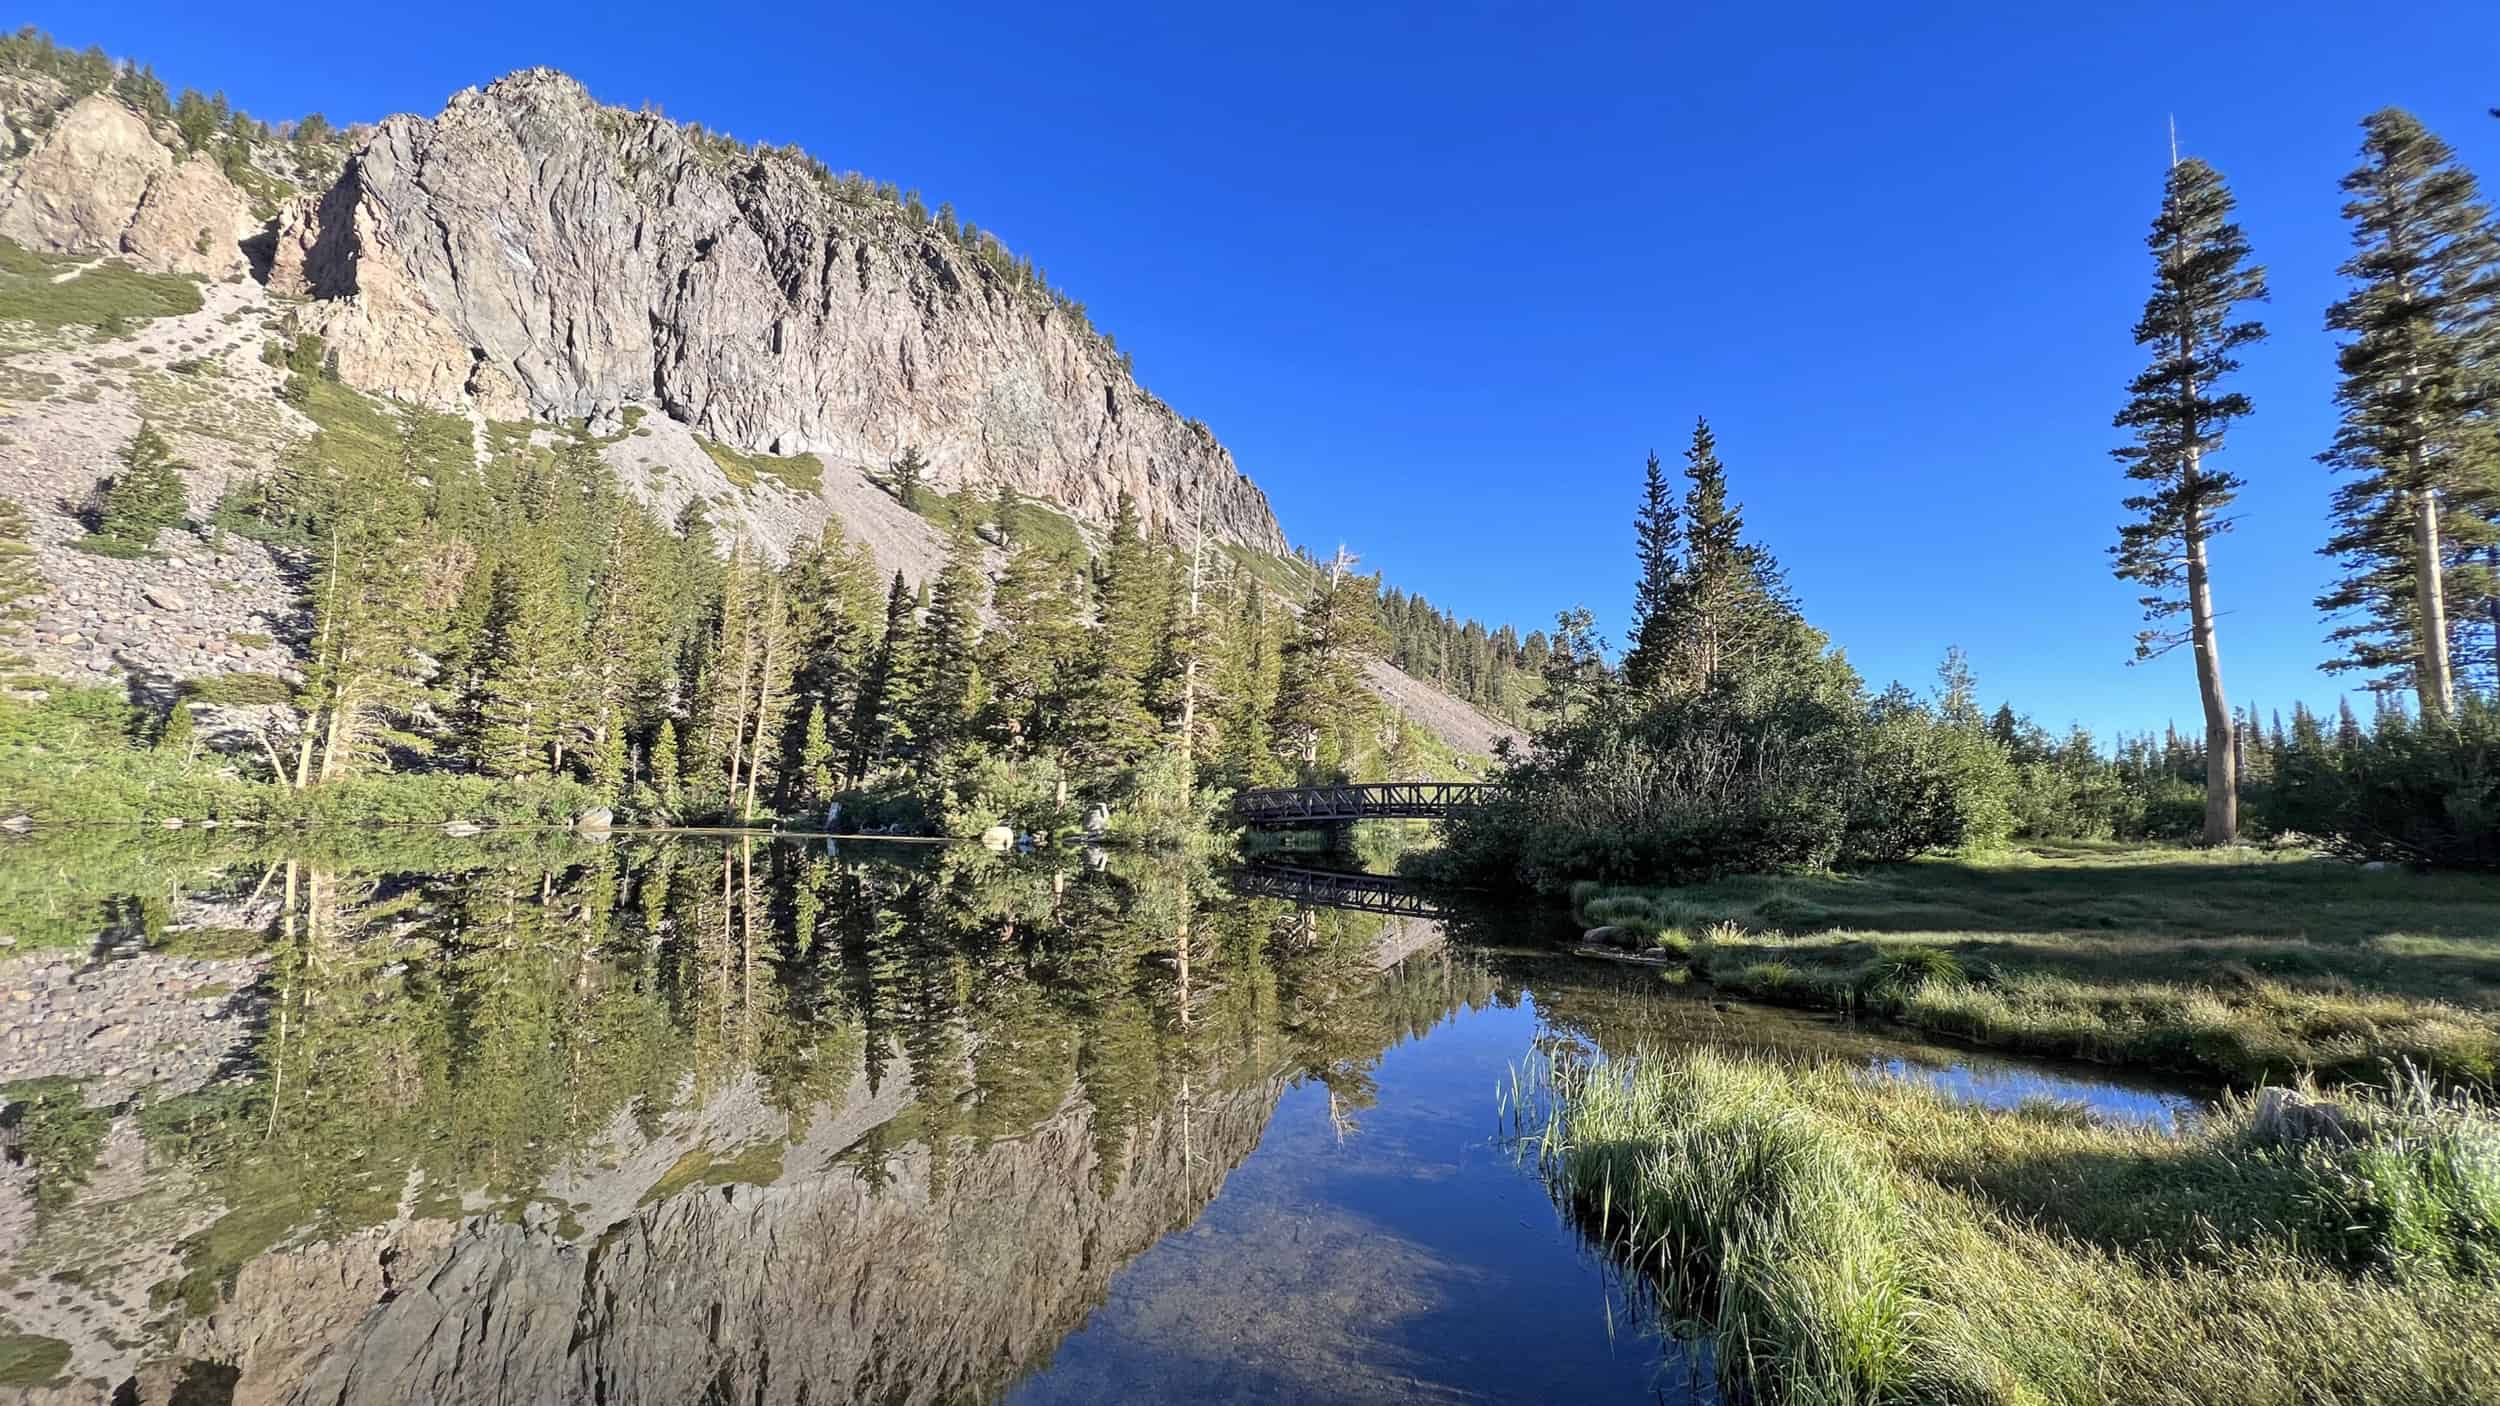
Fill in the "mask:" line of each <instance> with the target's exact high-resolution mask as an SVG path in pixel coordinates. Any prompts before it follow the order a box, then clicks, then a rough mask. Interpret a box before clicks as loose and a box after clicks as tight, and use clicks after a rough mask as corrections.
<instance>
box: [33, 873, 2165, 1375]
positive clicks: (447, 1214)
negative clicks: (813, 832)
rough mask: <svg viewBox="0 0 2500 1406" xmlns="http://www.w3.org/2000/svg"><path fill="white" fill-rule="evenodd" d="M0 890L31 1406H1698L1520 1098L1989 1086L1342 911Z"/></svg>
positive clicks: (670, 887) (1040, 895) (1104, 877)
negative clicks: (1635, 1081) (1789, 1065)
mask: <svg viewBox="0 0 2500 1406" xmlns="http://www.w3.org/2000/svg"><path fill="white" fill-rule="evenodd" d="M0 846H5V847H0V939H7V940H10V944H11V945H9V946H7V947H6V948H5V950H0V1008H4V1009H5V1010H6V1011H7V1013H8V1018H7V1020H6V1022H5V1028H0V1106H5V1107H6V1108H7V1109H8V1113H7V1115H6V1117H5V1118H0V1147H5V1150H6V1152H7V1154H8V1155H7V1157H6V1159H5V1165H0V1275H4V1276H5V1278H4V1279H0V1402H9V1401H22V1402H30V1403H32V1402H41V1403H44V1404H45V1406H66V1403H71V1402H77V1403H82V1406H83V1404H84V1403H91V1402H95V1401H100V1400H107V1399H110V1400H114V1401H116V1402H119V1403H132V1406H164V1403H168V1402H182V1403H186V1406H202V1404H203V1403H205V1404H206V1406H216V1404H217V1403H246V1402H248V1403H324V1406H329V1404H331V1403H382V1402H402V1401H427V1402H446V1403H459V1402H489V1401H496V1402H503V1401H585V1402H590V1401H595V1402H604V1403H619V1404H620V1406H621V1404H622V1403H644V1402H648V1403H668V1404H669V1406H678V1404H679V1403H687V1402H722V1403H727V1402H733V1401H734V1402H738V1403H742V1404H743V1403H755V1402H762V1403H798V1402H802V1401H804V1402H813V1403H819V1406H821V1404H822V1403H829V1402H841V1401H858V1400H877V1401H897V1402H954V1401H988V1400H996V1399H1000V1398H1004V1397H1011V1396H1012V1397H1014V1398H1015V1399H1017V1400H1018V1401H1024V1402H1041V1401H1091V1400H1106V1399H1165V1398H1170V1399H1190V1400H1264V1399H1275V1398H1278V1397H1285V1398H1295V1399H1308V1400H1382V1401H1388V1400H1398V1401H1407V1400H1436V1399H1461V1398H1463V1399H1468V1400H1495V1401H1499V1400H1515V1401H1539V1400H1556V1399H1568V1400H1586V1401H1599V1400H1618V1401H1623V1400H1657V1399H1668V1400H1692V1399H1696V1398H1703V1399H1706V1398H1707V1396H1708V1395H1709V1392H1710V1385H1709V1381H1708V1372H1707V1368H1706V1364H1701V1363H1697V1362H1695V1361H1693V1360H1690V1359H1689V1358H1688V1355H1687V1354H1686V1352H1685V1351H1684V1350H1683V1348H1682V1345H1680V1344H1679V1343H1677V1342H1675V1341H1672V1340H1669V1339H1666V1338H1663V1337H1661V1336H1660V1335H1658V1334H1657V1333H1656V1332H1655V1331H1654V1329H1652V1328H1649V1327H1646V1326H1644V1325H1648V1324H1651V1323H1654V1322H1655V1321H1656V1319H1655V1316H1654V1314H1653V1313H1652V1312H1651V1310H1650V1308H1649V1306H1647V1305H1646V1304H1644V1303H1643V1302H1642V1301H1641V1300H1640V1297H1639V1292H1638V1290H1637V1288H1636V1287H1635V1286H1633V1285H1632V1284H1631V1283H1628V1282H1627V1281H1626V1280H1625V1278H1624V1277H1623V1276H1622V1275H1621V1273H1620V1272H1619V1269H1618V1268H1617V1267H1616V1266H1615V1265H1614V1264H1613V1263H1612V1262H1611V1261H1610V1259H1609V1257H1607V1256H1605V1255H1603V1254H1597V1253H1593V1252H1591V1251H1590V1250H1589V1249H1588V1247H1587V1246H1586V1244H1585V1243H1584V1241H1583V1240H1582V1239H1581V1237H1580V1235H1579V1232H1578V1230H1577V1228H1576V1227H1575V1225H1574V1224H1573V1223H1572V1222H1571V1221H1570V1219H1569V1218H1568V1217H1567V1216H1565V1215H1564V1214H1562V1213H1561V1212H1558V1211H1557V1210H1556V1208H1555V1207H1554V1205H1553V1203H1552V1200H1551V1198H1550V1197H1549V1196H1548V1195H1547V1194H1546V1191H1545V1189H1544V1187H1543V1185H1542V1184H1541V1183H1540V1182H1539V1181H1538V1179H1537V1178H1536V1176H1535V1174H1534V1172H1533V1170H1532V1169H1530V1168H1524V1167H1522V1166H1520V1165H1519V1164H1518V1162H1517V1161H1516V1159H1515V1158H1514V1157H1513V1155H1512V1153H1511V1150H1510V1149H1508V1148H1506V1147H1505V1146H1503V1145H1501V1144H1500V1142H1499V1141H1498V1134H1499V1126H1498V1121H1497V1119H1496V1118H1495V1116H1494V1110H1495V1101H1494V1089H1495V1087H1496V1086H1497V1084H1499V1083H1501V1082H1502V1081H1503V1079H1504V1077H1505V1075H1506V1073H1507V1071H1508V1070H1509V1068H1510V1067H1511V1066H1512V1065H1513V1064H1514V1063H1516V1062H1519V1061H1521V1060H1523V1059H1526V1058H1530V1057H1532V1056H1533V1055H1535V1053H1536V1052H1537V1051H1538V1050H1540V1049H1541V1048H1551V1047H1555V1046H1563V1047H1577V1048H1585V1049H1588V1050H1591V1051H1596V1050H1609V1051H1615V1052H1622V1051H1628V1050H1632V1049H1638V1048H1656V1047H1658V1046H1660V1045H1664V1044H1674V1043H1680V1042H1689V1043H1708V1044H1733V1045H1741V1046H1743V1047H1746V1048H1749V1049H1757V1050H1769V1051H1774V1052H1789V1053H1794V1054H1795V1055H1797V1056H1798V1057H1800V1058H1817V1059H1821V1058H1842V1059H1848V1060H1853V1061H1856V1062H1859V1063H1861V1064H1864V1065H1867V1066H1870V1067H1873V1066H1876V1065H1878V1064H1881V1063H1882V1062H1885V1061H1895V1062H1898V1068H1899V1069H1902V1070H1913V1069H1947V1068H1951V1067H1954V1066H1955V1065H1956V1061H1957V1059H1958V1058H1959V1057H1958V1056H1956V1055H1954V1054H1952V1053H1951V1052H1948V1051H1940V1050H1931V1049H1927V1048H1924V1047H1920V1046H1915V1045H1905V1044H1903V1043H1901V1042H1900V1041H1898V1040H1894V1039H1885V1038H1881V1037H1878V1036H1876V1035H1874V1034H1871V1033H1869V1032H1865V1031H1861V1030H1856V1029H1852V1028H1849V1027H1845V1026H1839V1025H1835V1024H1833V1023H1830V1022H1823V1021H1814V1020H1807V1019H1800V1018H1798V1017H1796V1016H1795V1015H1793V1014H1789V1013H1780V1012H1767V1011H1759V1010H1750V1009H1746V1008H1742V1007H1734V1008H1729V1007H1723V1006H1719V1005H1714V1003H1711V1002H1708V1001H1703V1000H1695V999H1692V998H1690V997H1689V996H1679V995H1676V994H1674V993H1672V992H1670V991H1668V990H1666V989H1665V988H1664V987H1663V986H1662V984H1661V978H1660V975H1659V974H1658V973H1657V972H1654V971H1649V970H1646V969H1629V968H1623V967H1618V966H1614V965H1611V964H1602V963H1591V962H1587V961H1583V960H1580V959H1578V958H1576V957H1573V956H1570V955H1568V954H1567V951H1566V950H1565V949H1564V948H1563V947H1560V946H1557V945H1556V944H1555V943H1554V942H1552V941H1549V940H1548V938H1549V936H1550V935H1549V934H1547V933H1545V932H1543V931H1542V930H1541V929H1540V926H1539V924H1540V922H1541V919H1540V917H1539V915H1536V914H1533V913H1523V912H1518V911H1506V910H1499V909H1488V908H1485V907H1483V906H1481V905H1480V904H1477V903H1475V902H1472V901H1462V900H1457V899H1453V898H1451V897H1450V896H1447V895H1439V896H1435V895H1419V894H1415V893H1413V892H1410V891H1401V890H1398V889H1397V887H1396V886H1395V885H1383V884H1380V883H1377V882H1373V881H1351V882H1350V881H1348V880H1346V879H1345V878H1344V877H1343V876H1328V875H1321V874H1314V873H1312V872H1309V871H1297V872H1294V873H1288V874H1282V875H1280V874H1277V873H1273V872H1269V873H1252V874H1231V875H1224V874H1218V873H1215V872H1212V871H1210V870H1209V869H1207V868H1206V867H1204V866H1202V865H1198V864H1195V863H1192V862H1189V861H1187V860H1182V859H1176V858H1172V857H1147V856H1140V855H1135V854H1128V853H1117V852H1114V853H1110V854H1099V853H1098V854H1096V855H1091V856H1088V855H1077V854H1064V853H1063V854H1055V855H1053V854H1044V855H1032V856H1002V855H993V854H990V853H988V852H986V851H982V850H978V849H971V848H933V847H915V846H887V845H868V846H862V845H850V846H845V847H843V848H842V849H840V850H834V849H832V848H830V847H824V846H801V845H798V844H795V843H767V842H760V841H754V840H742V839H735V838H731V839H718V838H678V839H673V840H659V839H650V838H644V839H624V838H620V839H618V840H616V841H614V842H612V843H597V842H591V841H587V840H583V839H579V838H575V837H569V836H488V837H484V838H481V839H471V840H461V841H451V840H447V839H440V838H436V837H411V836H408V835H384V836H356V835H345V836H322V837H313V836H301V835H298V836H290V837H287V838H285V839H283V840H281V839H278V838H276V837H252V836H242V837H237V836H233V835H230V834H229V835H221V836H215V837H210V836H201V835H198V834H150V835H146V836H142V837H138V838H135V839H117V840H116V842H114V843H113V844H111V845H109V846H99V845H96V844H94V843H93V842H92V841H90V840H88V839H86V838H85V837H81V836H74V835H73V836H66V837H48V838H38V839H35V840H29V841H14V842H9V841H0ZM1566 936H1571V937H1576V934H1566ZM1962 1067H1965V1068H1969V1067H1972V1066H1969V1065H1967V1063H1965V1064H1964V1065H1963V1066H1962ZM1995 1087H1996V1085H1993V1084H1985V1083H1984V1082H1982V1081H1977V1080H1974V1081H1973V1082H1972V1088H1973V1089H1974V1090H1978V1091H1981V1092H1982V1093H1983V1096H1993V1095H1986V1094H1985V1090H1987V1089H1993V1088H1995ZM2008 1087H2012V1086H2008ZM2023 1087H2026V1088H2031V1087H2032V1086H2029V1085H2026V1086H2023ZM2034 1091H2035V1092H2040V1091H2045V1092H2049V1093H2052V1094H2056V1095H2058V1096H2073V1095H2076V1094H2084V1095H2089V1094H2090V1093H2091V1091H2090V1090H2066V1089H2064V1088H2062V1087H2052V1088H2047V1089H2045V1090H2042V1089H2034ZM2007 1096H2008V1097H2011V1096H2013V1095H2007ZM2150 1106H2156V1107H2158V1108H2161V1109H2171V1108H2173V1105H2172V1104H2170V1103H2161V1102H2159V1101H2158V1100H2156V1103H2155V1104H2154V1105H2150Z"/></svg>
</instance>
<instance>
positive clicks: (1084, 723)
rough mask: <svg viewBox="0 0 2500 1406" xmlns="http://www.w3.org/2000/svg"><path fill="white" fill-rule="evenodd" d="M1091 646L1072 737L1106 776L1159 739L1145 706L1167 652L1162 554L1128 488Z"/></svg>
mask: <svg viewBox="0 0 2500 1406" xmlns="http://www.w3.org/2000/svg"><path fill="white" fill-rule="evenodd" d="M1098 594H1099V598H1100V605H1099V607H1098V609H1097V612H1096V615H1097V623H1096V625H1095V627H1094V631H1093V638H1092V645H1093V648H1092V652H1091V656H1090V658H1089V660H1088V662H1087V666H1086V669H1085V673H1084V677H1083V679H1082V681H1081V683H1080V686H1079V688H1078V689H1077V691H1076V696H1075V698H1074V699H1073V700H1072V702H1071V706H1070V710H1069V711H1070V717H1069V739H1070V746H1071V751H1072V753H1073V755H1074V756H1075V758H1076V760H1077V762H1078V765H1079V766H1080V767H1081V768H1082V769H1084V770H1085V771H1087V772H1088V773H1090V774H1091V777H1092V779H1094V780H1096V781H1100V780H1102V779H1104V778H1106V777H1108V776H1109V775H1110V774H1111V773H1113V772H1116V771H1118V770H1120V769H1121V768H1123V767H1126V766H1128V765H1130V764H1131V763H1133V762H1135V761H1136V760H1137V759H1138V758H1140V757H1142V756H1144V755H1145V754H1146V753H1147V752H1148V751H1149V750H1150V749H1151V748H1152V747H1153V746H1154V743H1155V736H1156V726H1155V718H1154V715H1153V714H1152V713H1150V712H1148V711H1147V707H1146V701H1147V699H1148V698H1150V697H1151V696H1152V689H1153V682H1154V681H1153V677H1152V675H1153V673H1154V667H1155V663H1156V660H1157V656H1158V655H1159V654H1160V653H1161V646H1162V635H1163V626H1164V619H1165V604H1166V592H1165V590H1164V581H1163V576H1162V572H1161V570H1160V560H1159V554H1158V553H1157V552H1156V550H1155V549H1154V547H1153V546H1152V545H1151V544H1149V543H1148V542H1147V541H1146V540H1145V538H1144V536H1143V535H1142V534H1141V533H1140V531H1139V528H1138V521H1137V505H1136V504H1135V503H1134V502H1132V501H1131V500H1130V498H1129V496H1128V495H1127V494H1126V493H1123V494H1121V495H1120V499H1119V506H1118V510H1117V512H1116V513H1115V514H1114V517H1113V521H1112V527H1111V544H1110V549H1109V550H1108V551H1107V552H1106V553H1105V554H1104V560H1103V564H1102V577H1101V582H1100V586H1099V591H1098Z"/></svg>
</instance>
